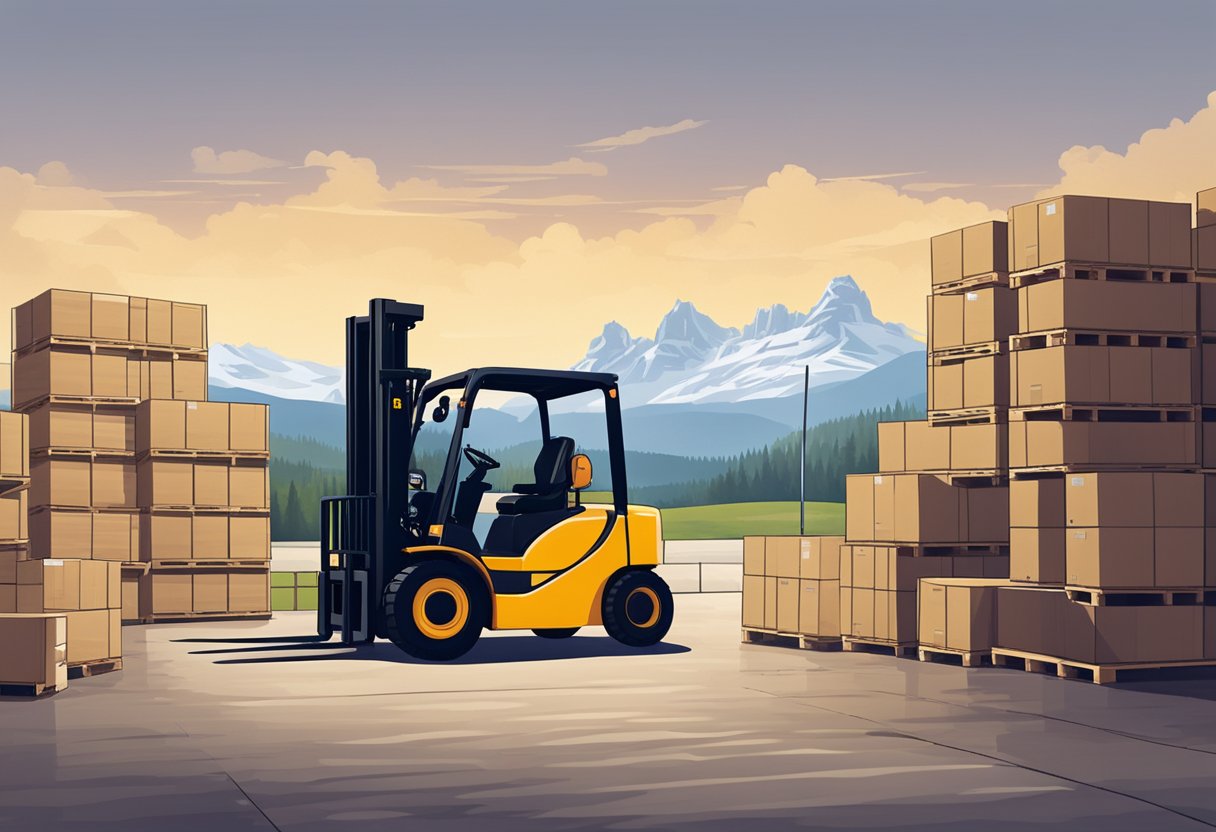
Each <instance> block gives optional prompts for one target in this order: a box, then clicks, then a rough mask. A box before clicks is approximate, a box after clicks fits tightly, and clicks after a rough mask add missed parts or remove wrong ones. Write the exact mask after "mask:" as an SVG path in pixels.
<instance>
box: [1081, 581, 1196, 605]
mask: <svg viewBox="0 0 1216 832" xmlns="http://www.w3.org/2000/svg"><path fill="white" fill-rule="evenodd" d="M1064 592H1065V593H1066V594H1067V595H1068V600H1069V601H1072V602H1073V603H1074V604H1084V605H1085V606H1087V607H1195V606H1202V605H1203V604H1204V602H1205V599H1207V598H1208V597H1209V595H1210V594H1212V593H1209V592H1208V591H1206V590H1204V589H1201V588H1196V587H1189V588H1184V589H1158V588H1155V587H1149V588H1147V589H1097V588H1094V587H1087V586H1071V585H1066V586H1065V587H1064Z"/></svg>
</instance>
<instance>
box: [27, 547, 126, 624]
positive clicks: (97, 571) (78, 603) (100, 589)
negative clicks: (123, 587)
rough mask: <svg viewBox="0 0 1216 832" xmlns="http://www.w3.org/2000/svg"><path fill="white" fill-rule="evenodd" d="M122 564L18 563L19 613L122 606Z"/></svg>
mask: <svg viewBox="0 0 1216 832" xmlns="http://www.w3.org/2000/svg"><path fill="white" fill-rule="evenodd" d="M120 569H121V567H120V565H119V564H117V563H108V562H106V561H95V560H67V559H58V558H56V559H51V558H46V559H42V560H28V561H22V562H19V563H18V564H17V581H16V583H17V612H59V611H71V610H89V609H109V608H111V607H116V606H118V605H119V604H120V603H121V595H120V589H119V572H120Z"/></svg>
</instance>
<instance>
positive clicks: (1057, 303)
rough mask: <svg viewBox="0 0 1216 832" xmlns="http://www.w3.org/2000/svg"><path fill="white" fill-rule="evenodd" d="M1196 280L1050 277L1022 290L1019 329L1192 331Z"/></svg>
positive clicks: (1029, 330) (1020, 293) (1036, 330)
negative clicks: (1134, 280) (1065, 278)
mask: <svg viewBox="0 0 1216 832" xmlns="http://www.w3.org/2000/svg"><path fill="white" fill-rule="evenodd" d="M1197 315H1198V290H1197V289H1196V284H1194V283H1165V284H1162V283H1145V282H1127V281H1117V280H1047V281H1044V282H1042V283H1036V284H1035V285H1033V286H1026V287H1023V288H1021V289H1018V331H1019V332H1044V331H1050V330H1056V329H1080V330H1111V331H1120V332H1161V333H1184V334H1185V333H1193V332H1194V331H1195V326H1196V323H1195V322H1196V320H1197Z"/></svg>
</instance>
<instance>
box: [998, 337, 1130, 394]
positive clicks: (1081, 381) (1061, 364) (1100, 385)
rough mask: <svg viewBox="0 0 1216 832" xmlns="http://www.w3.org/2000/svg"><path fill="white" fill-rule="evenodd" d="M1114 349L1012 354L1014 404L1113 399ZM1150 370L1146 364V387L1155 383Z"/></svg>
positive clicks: (1048, 349) (1077, 348) (1053, 349)
mask: <svg viewBox="0 0 1216 832" xmlns="http://www.w3.org/2000/svg"><path fill="white" fill-rule="evenodd" d="M1110 352H1111V351H1110V348H1109V347H1097V346H1064V347H1046V348H1043V349H1035V350H1017V351H1015V352H1014V353H1012V354H1011V355H1010V361H1011V362H1012V363H1011V369H1010V374H1011V386H1012V394H1013V395H1012V403H1013V405H1014V406H1015V407H1032V406H1034V405H1040V404H1057V403H1065V402H1067V403H1070V404H1073V403H1095V402H1109V401H1112V399H1111V366H1110ZM1149 373H1150V368H1149V367H1148V366H1146V367H1145V368H1144V374H1143V376H1142V378H1141V379H1139V383H1141V384H1143V385H1144V387H1145V388H1146V389H1151V384H1152V382H1151V377H1150V375H1149Z"/></svg>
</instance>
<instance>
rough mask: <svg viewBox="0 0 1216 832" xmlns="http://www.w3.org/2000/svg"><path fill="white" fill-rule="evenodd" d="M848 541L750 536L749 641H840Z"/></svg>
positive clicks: (746, 578)
mask: <svg viewBox="0 0 1216 832" xmlns="http://www.w3.org/2000/svg"><path fill="white" fill-rule="evenodd" d="M843 542H844V538H842V537H831V536H814V537H798V536H785V537H778V536H773V537H745V538H744V539H743V628H744V640H764V638H763V636H765V635H772V636H798V637H801V638H800V640H801V642H802V644H803V645H804V646H826V645H830V644H837V643H839V641H840V564H841V544H842V543H843ZM297 591H298V590H297ZM314 595H315V590H314Z"/></svg>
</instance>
